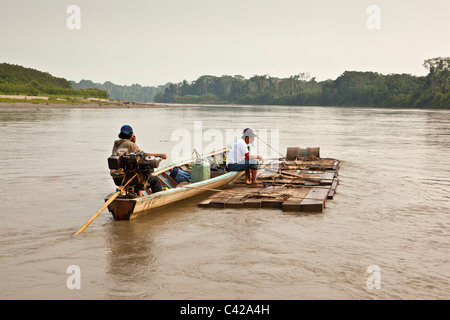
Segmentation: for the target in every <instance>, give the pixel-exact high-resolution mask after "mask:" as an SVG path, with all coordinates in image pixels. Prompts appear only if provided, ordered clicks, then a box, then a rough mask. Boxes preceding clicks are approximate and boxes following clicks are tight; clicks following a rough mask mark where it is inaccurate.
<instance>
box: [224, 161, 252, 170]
mask: <svg viewBox="0 0 450 320" xmlns="http://www.w3.org/2000/svg"><path fill="white" fill-rule="evenodd" d="M258 165H259V162H258V160H257V159H251V160H242V161H239V162H238V163H230V164H229V165H228V166H227V169H228V171H245V170H248V169H254V170H258Z"/></svg>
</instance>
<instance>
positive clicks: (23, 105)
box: [0, 102, 192, 110]
mask: <svg viewBox="0 0 450 320" xmlns="http://www.w3.org/2000/svg"><path fill="white" fill-rule="evenodd" d="M190 107H192V106H187V105H177V104H160V103H132V102H126V103H121V102H117V103H116V102H101V103H93V102H88V103H47V102H42V103H32V102H29V103H28V102H0V109H39V110H40V109H126V108H142V109H146V108H190Z"/></svg>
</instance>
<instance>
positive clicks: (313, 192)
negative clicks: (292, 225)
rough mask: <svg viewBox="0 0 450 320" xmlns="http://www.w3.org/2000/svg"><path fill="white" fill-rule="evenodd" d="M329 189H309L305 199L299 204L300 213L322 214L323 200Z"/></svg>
mask: <svg viewBox="0 0 450 320" xmlns="http://www.w3.org/2000/svg"><path fill="white" fill-rule="evenodd" d="M329 191H330V190H329V189H325V188H311V189H310V190H309V192H308V194H307V195H306V197H305V198H304V199H303V200H302V202H301V203H300V211H303V212H322V211H323V208H324V207H325V200H326V198H327V196H328V192H329Z"/></svg>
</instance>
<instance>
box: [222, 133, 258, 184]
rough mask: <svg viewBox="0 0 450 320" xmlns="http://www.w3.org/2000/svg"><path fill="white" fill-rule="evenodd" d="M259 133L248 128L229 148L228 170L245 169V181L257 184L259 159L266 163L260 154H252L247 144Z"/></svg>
mask: <svg viewBox="0 0 450 320" xmlns="http://www.w3.org/2000/svg"><path fill="white" fill-rule="evenodd" d="M256 136H257V135H256V134H255V132H254V131H253V129H250V128H247V129H245V130H244V132H243V134H242V138H241V139H239V140H237V141H236V142H235V143H234V144H233V145H232V146H231V149H230V150H228V153H227V169H228V171H245V183H246V184H255V183H256V174H257V173H258V165H259V162H258V160H261V163H264V159H263V157H261V156H260V155H252V154H250V152H249V150H248V147H247V145H249V144H250V143H252V142H253V141H254V140H255V137H256Z"/></svg>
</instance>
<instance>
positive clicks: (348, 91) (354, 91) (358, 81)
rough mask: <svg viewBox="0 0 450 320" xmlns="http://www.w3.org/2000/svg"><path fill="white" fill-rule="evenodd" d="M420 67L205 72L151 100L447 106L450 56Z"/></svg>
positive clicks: (269, 103) (429, 60)
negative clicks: (336, 72) (281, 73)
mask: <svg viewBox="0 0 450 320" xmlns="http://www.w3.org/2000/svg"><path fill="white" fill-rule="evenodd" d="M423 66H424V67H425V68H427V69H428V70H429V74H428V75H427V76H425V77H416V76H412V75H410V74H389V75H382V74H379V73H376V72H357V71H346V72H344V73H343V74H342V75H341V76H339V77H338V78H337V79H336V80H326V81H321V82H317V81H316V80H315V78H311V77H310V76H309V75H308V74H298V75H295V76H291V77H289V78H284V79H280V78H275V77H270V76H268V75H262V76H260V75H255V76H253V77H251V78H250V79H245V78H244V77H242V76H228V75H225V76H221V77H215V76H209V75H204V76H201V77H200V78H198V79H197V80H195V81H193V82H187V81H186V80H185V81H183V82H180V83H169V84H168V85H167V88H166V89H165V91H164V93H159V94H157V95H156V96H155V102H163V103H237V104H267V105H303V106H313V105H325V106H329V105H334V106H372V107H416V108H450V90H449V89H450V58H449V57H447V58H433V59H428V60H426V61H425V62H424V64H423Z"/></svg>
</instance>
